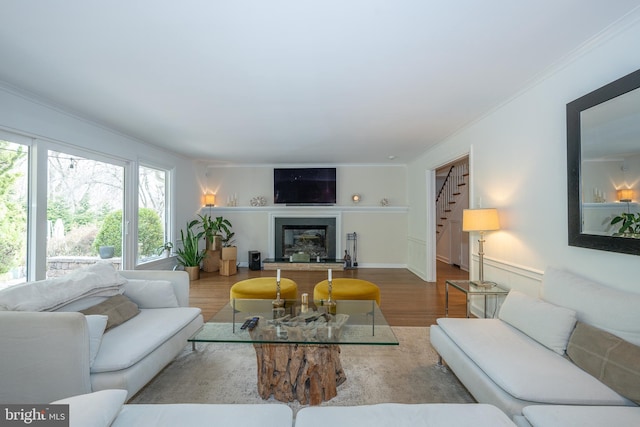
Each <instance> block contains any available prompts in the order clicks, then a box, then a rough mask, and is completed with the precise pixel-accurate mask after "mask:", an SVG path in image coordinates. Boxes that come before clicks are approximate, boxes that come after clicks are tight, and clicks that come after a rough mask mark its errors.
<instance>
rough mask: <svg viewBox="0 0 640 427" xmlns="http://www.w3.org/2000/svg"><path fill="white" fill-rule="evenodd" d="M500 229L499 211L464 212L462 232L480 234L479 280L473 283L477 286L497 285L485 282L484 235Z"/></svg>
mask: <svg viewBox="0 0 640 427" xmlns="http://www.w3.org/2000/svg"><path fill="white" fill-rule="evenodd" d="M499 229H500V223H499V222H498V210H497V209H493V208H489V209H465V210H463V211H462V231H479V232H480V240H478V257H479V262H478V270H479V280H478V281H477V282H473V283H474V284H475V285H476V286H480V287H487V288H490V287H491V286H493V285H495V283H493V282H485V281H484V233H485V231H493V230H499Z"/></svg>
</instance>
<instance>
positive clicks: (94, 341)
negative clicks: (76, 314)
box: [85, 314, 108, 366]
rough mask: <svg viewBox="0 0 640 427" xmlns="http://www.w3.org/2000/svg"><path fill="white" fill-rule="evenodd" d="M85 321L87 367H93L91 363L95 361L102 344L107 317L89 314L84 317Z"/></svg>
mask: <svg viewBox="0 0 640 427" xmlns="http://www.w3.org/2000/svg"><path fill="white" fill-rule="evenodd" d="M85 319H87V326H88V327H89V366H93V361H94V360H96V356H97V355H98V350H99V349H100V344H101V343H102V335H103V334H104V329H105V328H106V327H107V320H108V317H107V316H103V315H101V314H91V315H88V316H85Z"/></svg>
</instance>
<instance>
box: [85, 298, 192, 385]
mask: <svg viewBox="0 0 640 427" xmlns="http://www.w3.org/2000/svg"><path fill="white" fill-rule="evenodd" d="M199 315H200V309H199V308H194V307H179V308H154V309H142V310H140V314H138V315H137V316H136V317H134V318H132V319H130V320H128V321H126V322H125V323H123V324H121V325H119V326H117V327H115V328H113V329H110V330H109V331H107V332H106V333H105V334H104V335H103V337H102V344H101V345H100V351H98V356H97V357H96V360H95V361H94V363H93V367H92V368H91V372H92V373H96V372H111V371H118V370H121V369H126V368H128V367H130V366H133V365H134V364H136V363H137V362H139V361H140V360H142V359H143V358H144V357H145V356H147V355H148V354H149V353H151V352H153V351H154V350H155V349H156V348H158V347H159V346H160V345H161V344H163V343H164V342H165V341H167V340H168V339H169V338H171V337H172V336H174V335H175V334H176V333H177V332H178V331H180V330H182V329H183V328H184V327H185V326H186V325H188V324H189V323H191V321H193V320H194V319H195V318H197V317H198V316H199Z"/></svg>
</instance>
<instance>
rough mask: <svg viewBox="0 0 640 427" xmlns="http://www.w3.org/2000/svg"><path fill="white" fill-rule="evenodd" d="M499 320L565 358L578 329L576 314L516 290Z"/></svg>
mask: <svg viewBox="0 0 640 427" xmlns="http://www.w3.org/2000/svg"><path fill="white" fill-rule="evenodd" d="M498 318H500V319H502V320H504V321H505V322H507V323H508V324H510V325H511V326H513V327H514V328H517V329H518V330H520V331H522V332H524V333H525V334H527V335H528V336H530V337H531V338H533V339H534V340H536V341H538V342H539V343H540V344H542V345H544V346H545V347H547V348H549V349H551V350H553V351H555V352H556V353H558V354H561V355H562V354H564V353H565V350H566V349H567V343H568V342H569V337H570V336H571V332H572V331H573V328H574V327H575V325H576V312H575V311H573V310H570V309H568V308H564V307H559V306H557V305H553V304H550V303H548V302H545V301H542V300H541V299H538V298H533V297H530V296H529V295H525V294H523V293H522V292H518V291H515V290H511V291H510V292H509V294H508V295H507V297H506V298H505V300H504V302H503V303H502V307H501V308H500V312H499V313H498Z"/></svg>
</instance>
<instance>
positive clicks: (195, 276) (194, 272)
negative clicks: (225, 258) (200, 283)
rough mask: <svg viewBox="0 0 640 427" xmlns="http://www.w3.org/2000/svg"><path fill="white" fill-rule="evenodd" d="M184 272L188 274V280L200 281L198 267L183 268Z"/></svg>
mask: <svg viewBox="0 0 640 427" xmlns="http://www.w3.org/2000/svg"><path fill="white" fill-rule="evenodd" d="M184 271H186V272H187V273H188V274H189V280H199V279H200V267H185V268H184Z"/></svg>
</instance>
